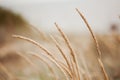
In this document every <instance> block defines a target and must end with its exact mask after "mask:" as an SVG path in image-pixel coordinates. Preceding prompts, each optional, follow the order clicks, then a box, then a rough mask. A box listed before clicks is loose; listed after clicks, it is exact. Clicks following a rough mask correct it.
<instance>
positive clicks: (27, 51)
mask: <svg viewBox="0 0 120 80" xmlns="http://www.w3.org/2000/svg"><path fill="white" fill-rule="evenodd" d="M52 35H53V36H54V37H55V38H56V39H57V41H58V43H60V46H61V48H62V50H63V51H64V53H65V54H66V55H69V50H68V48H67V46H66V45H65V42H64V40H63V39H62V37H61V36H60V35H59V34H58V33H56V34H52ZM67 36H68V39H69V40H70V43H71V45H72V47H73V49H74V51H75V53H76V55H77V61H78V63H79V68H80V72H81V80H87V79H85V78H86V77H88V78H89V79H88V80H103V79H104V76H103V73H102V71H101V68H100V66H99V64H98V61H97V56H98V54H97V51H96V48H95V43H94V42H93V39H92V37H91V36H90V35H79V34H77V35H76V34H67ZM16 40H17V39H16ZM33 40H34V39H33ZM97 40H98V42H99V44H100V50H101V51H102V61H103V64H104V66H105V69H106V71H107V73H108V75H109V77H110V79H111V80H119V79H120V63H119V60H120V37H119V35H113V34H109V35H97ZM35 41H36V42H38V43H40V44H41V45H42V46H44V47H45V48H46V49H47V50H48V51H50V52H51V53H52V55H54V56H55V58H56V59H58V60H60V61H61V62H63V63H65V61H64V59H63V58H62V56H61V54H60V52H59V50H58V49H57V48H56V46H55V44H54V42H53V40H52V39H51V38H50V36H49V35H47V34H46V35H44V39H42V37H41V39H36V40H35ZM18 42H19V43H17V44H18V45H17V46H16V49H17V50H18V52H16V53H17V54H16V53H14V52H11V51H9V49H10V48H9V46H8V50H7V51H8V52H4V55H2V54H0V62H1V63H2V64H1V66H0V67H1V68H0V71H1V73H0V74H2V75H3V76H4V78H6V79H0V80H55V79H54V77H55V75H56V77H57V79H56V80H65V76H64V75H63V73H62V72H61V71H60V70H59V69H58V68H57V67H56V65H55V64H54V63H52V62H51V61H50V60H49V59H48V58H46V56H45V55H41V54H45V53H44V52H43V51H42V50H40V49H39V48H38V47H36V46H35V45H33V44H31V43H29V42H27V41H23V40H19V41H18ZM18 48H20V49H18ZM5 53H6V54H5ZM31 53H32V54H37V55H40V56H41V58H42V59H44V60H40V59H38V58H37V57H35V56H32V55H31ZM19 54H20V55H21V57H20V55H19ZM67 57H69V56H67ZM46 62H47V63H46ZM65 64H66V63H65ZM49 66H51V67H49ZM2 68H5V69H2ZM51 68H52V69H51ZM6 69H7V70H6ZM9 74H10V75H9ZM9 76H10V77H11V76H12V78H11V79H10V77H9ZM7 78H8V79H7Z"/></svg>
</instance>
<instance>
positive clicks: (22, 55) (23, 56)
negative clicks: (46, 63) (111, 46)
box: [17, 52, 39, 70]
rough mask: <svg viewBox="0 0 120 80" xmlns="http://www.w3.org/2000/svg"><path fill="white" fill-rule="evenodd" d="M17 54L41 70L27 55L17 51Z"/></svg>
mask: <svg viewBox="0 0 120 80" xmlns="http://www.w3.org/2000/svg"><path fill="white" fill-rule="evenodd" d="M17 54H18V55H19V56H21V57H22V58H23V59H24V60H25V61H27V62H28V63H29V64H30V65H32V66H33V67H34V69H36V70H39V68H38V67H37V66H36V65H35V64H34V63H33V62H32V61H31V60H30V59H29V58H28V57H26V56H25V55H24V54H22V53H20V52H17Z"/></svg>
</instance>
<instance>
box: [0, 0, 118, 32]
mask: <svg viewBox="0 0 120 80" xmlns="http://www.w3.org/2000/svg"><path fill="white" fill-rule="evenodd" d="M119 4H120V1H119V0H74V1H73V0H12V1H11V0H1V1H0V5H1V6H4V7H7V8H9V9H11V10H13V11H15V12H17V13H19V14H21V15H23V16H24V17H25V18H26V19H27V20H28V21H29V22H30V23H31V24H33V25H34V26H36V27H39V28H42V29H44V30H45V31H51V30H52V29H53V26H54V25H53V24H54V22H58V23H59V24H60V25H61V27H63V28H64V30H66V31H68V32H86V29H85V27H84V24H83V22H82V21H81V19H80V17H78V14H77V13H76V11H75V8H78V9H80V11H81V12H82V13H84V15H85V17H86V18H87V20H88V22H89V23H90V25H91V26H92V28H93V30H94V31H95V32H98V33H103V32H104V33H105V32H107V31H108V29H109V26H110V25H111V24H117V25H120V22H119V19H118V16H120V5H119ZM82 26H83V27H82ZM53 30H54V29H53Z"/></svg>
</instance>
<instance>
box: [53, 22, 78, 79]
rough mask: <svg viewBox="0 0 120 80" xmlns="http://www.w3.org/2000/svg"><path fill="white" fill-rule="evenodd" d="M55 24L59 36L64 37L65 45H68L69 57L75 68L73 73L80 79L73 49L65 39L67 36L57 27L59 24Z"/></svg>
mask: <svg viewBox="0 0 120 80" xmlns="http://www.w3.org/2000/svg"><path fill="white" fill-rule="evenodd" d="M55 26H56V28H57V30H58V31H59V32H60V34H61V36H62V37H63V39H64V41H65V43H66V45H67V47H68V48H69V50H70V55H71V57H72V59H73V62H74V64H75V68H76V71H75V72H74V73H76V75H77V77H78V78H77V79H78V80H80V73H79V66H78V63H77V60H76V59H77V58H76V56H75V53H74V50H73V48H72V47H71V45H70V42H69V40H68V39H67V37H66V36H65V34H64V32H63V31H62V30H61V29H60V28H59V26H58V24H57V23H55Z"/></svg>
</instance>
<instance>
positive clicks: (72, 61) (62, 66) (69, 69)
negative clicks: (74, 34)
mask: <svg viewBox="0 0 120 80" xmlns="http://www.w3.org/2000/svg"><path fill="white" fill-rule="evenodd" d="M76 11H77V12H78V14H79V15H80V16H81V18H82V20H83V21H84V23H85V24H86V26H87V28H88V30H89V31H90V34H91V35H92V38H93V40H94V44H95V47H96V49H97V53H98V56H97V59H98V64H99V66H100V68H101V70H102V73H103V76H104V80H109V77H108V75H107V72H106V70H105V68H104V65H103V62H102V58H101V54H102V53H101V51H100V46H99V44H98V40H97V38H96V36H95V34H94V33H93V31H92V29H91V27H90V25H89V24H88V22H87V20H86V18H85V17H84V16H83V14H82V13H81V12H80V11H79V10H78V9H77V8H76ZM55 27H56V28H57V30H58V32H59V33H60V35H61V37H62V39H63V40H64V44H63V46H64V45H65V46H66V47H67V48H66V49H67V50H69V51H68V52H67V53H69V55H67V54H66V53H65V52H64V50H63V49H62V48H61V46H60V44H59V43H58V41H57V39H56V38H55V37H54V36H50V37H51V39H52V41H53V43H54V45H55V46H56V48H57V49H58V51H59V52H60V55H61V56H62V58H63V59H64V61H65V63H63V62H62V61H61V60H59V59H57V57H56V56H55V55H53V53H52V52H50V51H49V50H48V49H46V48H45V47H44V46H42V45H41V44H39V43H38V42H37V41H35V40H32V39H30V38H28V37H24V36H21V35H13V36H12V37H13V38H17V39H20V40H24V41H27V42H29V43H32V44H33V45H35V46H37V47H39V49H40V50H42V51H43V53H42V52H41V54H34V53H29V54H25V55H24V54H21V53H19V52H17V53H18V55H19V56H21V57H22V58H23V59H24V60H26V61H27V62H28V63H29V64H31V65H32V66H33V68H34V69H37V70H39V67H38V66H36V64H34V63H33V61H32V60H30V57H27V55H32V56H34V57H35V58H38V59H39V60H40V61H42V62H43V63H44V64H46V65H47V67H48V69H49V70H50V72H51V74H52V75H53V77H52V79H53V80H59V79H58V78H57V76H56V73H55V71H56V70H54V67H53V66H52V65H50V64H49V62H48V61H47V60H45V59H44V57H45V58H47V59H48V60H50V61H51V62H52V63H54V64H55V65H56V66H57V68H58V69H59V70H60V71H61V72H62V75H63V76H64V77H65V80H92V78H91V77H90V76H89V73H87V72H84V73H82V71H81V70H82V68H81V67H80V65H79V64H78V61H79V60H80V59H78V57H77V53H76V52H75V51H74V49H73V47H72V45H71V42H70V41H69V39H68V37H67V36H66V34H65V33H64V32H63V30H62V29H61V28H60V27H59V25H58V24H57V23H55ZM33 28H34V27H33ZM34 29H35V30H37V29H36V28H34ZM37 32H39V30H37ZM39 33H40V34H42V35H41V36H42V37H43V38H44V40H48V39H47V37H46V36H45V35H44V34H43V33H41V32H39ZM41 55H43V56H44V57H42V56H41ZM81 60H82V59H81ZM86 62H87V61H86ZM84 67H85V68H86V67H87V65H84ZM0 68H1V69H2V70H4V72H5V73H6V74H7V75H8V76H9V77H11V78H12V79H16V77H15V76H14V75H12V74H11V73H10V72H9V71H8V70H7V69H6V67H4V65H3V64H2V63H0ZM86 73H87V74H86ZM0 76H1V75H0ZM82 77H83V78H82ZM0 79H1V78H0ZM3 80H4V79H3Z"/></svg>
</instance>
